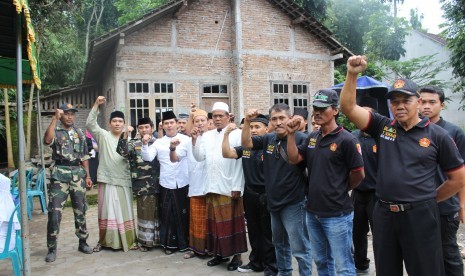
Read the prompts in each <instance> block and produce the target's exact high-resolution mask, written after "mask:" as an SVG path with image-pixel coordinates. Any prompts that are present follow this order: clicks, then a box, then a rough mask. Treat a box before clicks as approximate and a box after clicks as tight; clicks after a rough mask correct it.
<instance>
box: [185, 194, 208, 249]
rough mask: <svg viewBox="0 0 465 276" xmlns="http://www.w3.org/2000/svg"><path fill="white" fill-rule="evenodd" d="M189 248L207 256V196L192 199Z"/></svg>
mask: <svg viewBox="0 0 465 276" xmlns="http://www.w3.org/2000/svg"><path fill="white" fill-rule="evenodd" d="M189 211H190V219H189V248H190V249H191V250H192V251H194V252H195V253H197V254H200V255H205V254H206V252H205V246H206V235H207V205H206V201H205V196H193V197H191V198H190V210H189Z"/></svg>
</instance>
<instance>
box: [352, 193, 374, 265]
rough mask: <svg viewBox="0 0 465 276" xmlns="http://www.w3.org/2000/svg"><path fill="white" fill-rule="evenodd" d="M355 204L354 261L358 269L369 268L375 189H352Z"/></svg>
mask: <svg viewBox="0 0 465 276" xmlns="http://www.w3.org/2000/svg"><path fill="white" fill-rule="evenodd" d="M351 197H352V203H353V205H354V224H353V230H352V241H353V243H354V261H355V267H356V268H358V269H362V270H363V269H368V268H369V267H370V259H368V257H367V253H368V252H367V251H368V238H367V234H368V231H370V228H371V229H372V230H373V208H374V206H375V200H376V198H375V191H367V192H362V191H359V190H353V191H352V195H351Z"/></svg>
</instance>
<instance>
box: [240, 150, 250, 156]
mask: <svg viewBox="0 0 465 276" xmlns="http://www.w3.org/2000/svg"><path fill="white" fill-rule="evenodd" d="M242 157H245V158H250V150H246V149H245V150H242Z"/></svg>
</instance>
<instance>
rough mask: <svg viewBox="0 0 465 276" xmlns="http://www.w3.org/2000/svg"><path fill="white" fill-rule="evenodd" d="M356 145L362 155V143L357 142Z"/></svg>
mask: <svg viewBox="0 0 465 276" xmlns="http://www.w3.org/2000/svg"><path fill="white" fill-rule="evenodd" d="M355 147H356V148H357V151H358V153H360V155H362V147H361V146H360V144H359V143H357V144H355Z"/></svg>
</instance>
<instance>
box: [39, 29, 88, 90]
mask: <svg viewBox="0 0 465 276" xmlns="http://www.w3.org/2000/svg"><path fill="white" fill-rule="evenodd" d="M43 45H44V46H43V47H44V48H43V51H42V54H41V58H40V60H41V66H42V79H43V81H42V82H43V84H44V89H45V90H52V89H56V88H59V87H65V86H69V85H72V84H78V83H80V82H81V77H82V74H83V72H84V65H85V62H86V61H85V58H84V51H83V45H82V40H81V39H80V38H79V37H78V36H77V33H76V32H75V31H74V30H73V29H72V28H70V27H64V28H62V30H61V31H60V32H53V31H52V30H48V29H45V35H44V37H43Z"/></svg>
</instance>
